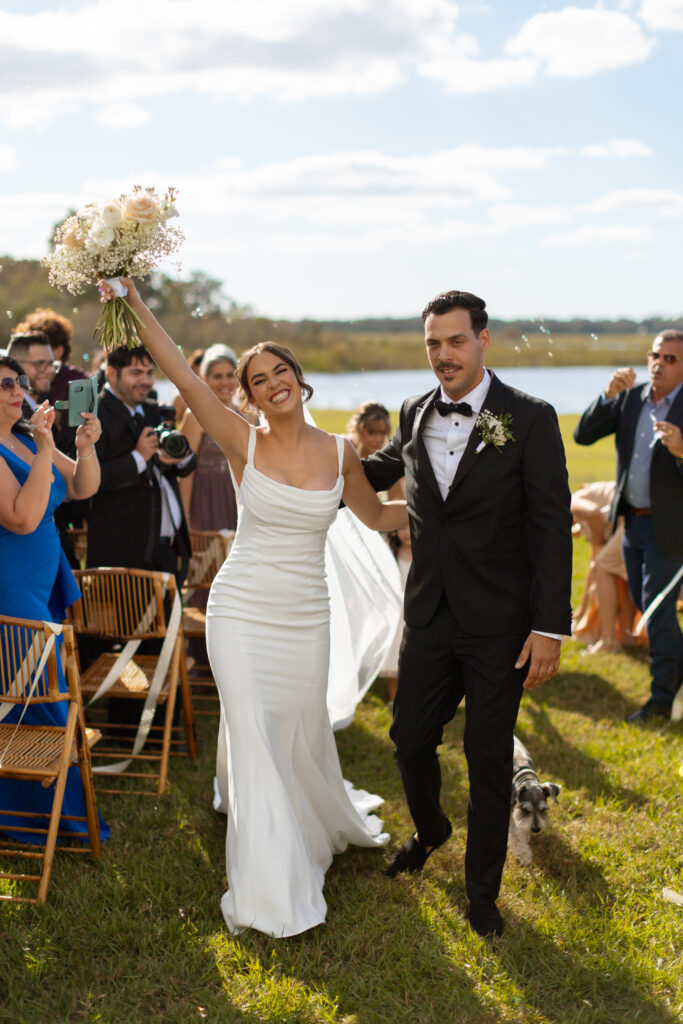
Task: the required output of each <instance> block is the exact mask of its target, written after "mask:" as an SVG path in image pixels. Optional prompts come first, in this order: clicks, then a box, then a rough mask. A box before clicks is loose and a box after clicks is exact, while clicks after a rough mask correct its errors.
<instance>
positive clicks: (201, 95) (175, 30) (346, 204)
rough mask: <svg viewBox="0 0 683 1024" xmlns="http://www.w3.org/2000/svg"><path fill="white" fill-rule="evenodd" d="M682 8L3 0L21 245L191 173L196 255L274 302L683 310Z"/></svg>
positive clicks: (3, 71) (7, 153)
mask: <svg viewBox="0 0 683 1024" xmlns="http://www.w3.org/2000/svg"><path fill="white" fill-rule="evenodd" d="M682 34H683V0H613V2H593V3H575V4H563V3H561V2H546V3H531V2H516V3H514V4H512V3H503V2H493V3H485V2H483V0H482V2H478V0H468V2H462V3H457V4H456V3H451V2H450V0H223V2H216V0H145V2H143V3H140V2H139V0H116V2H114V0H95V2H84V0H67V2H63V3H48V2H41V0H0V253H6V254H9V255H12V256H16V257H36V256H41V255H43V254H44V251H45V246H46V238H47V236H48V235H49V233H50V229H51V226H52V225H53V223H54V222H55V221H57V220H59V219H61V218H62V217H63V216H64V215H65V213H66V211H67V209H68V208H69V207H72V206H78V205H80V204H81V203H83V202H86V201H90V200H100V199H101V200H104V199H107V198H110V197H111V196H113V195H117V194H118V193H119V192H121V191H123V190H125V189H127V188H129V187H130V186H131V185H133V184H136V183H139V184H142V185H147V184H154V185H157V186H159V187H162V188H165V187H166V186H167V185H175V186H177V187H178V188H179V190H180V197H179V204H178V205H179V208H180V212H181V225H182V227H183V229H184V230H185V233H186V236H187V241H186V244H185V246H184V248H183V252H182V254H181V260H182V273H188V272H190V271H192V270H203V271H206V272H207V273H209V274H212V275H214V276H216V277H218V278H220V279H221V280H223V281H224V282H225V290H226V292H227V294H228V295H230V297H231V298H234V299H235V301H237V302H239V303H249V304H250V305H252V306H253V307H254V309H255V310H256V311H258V312H260V313H263V314H265V315H269V316H271V317H274V318H277V317H282V318H285V317H291V318H298V317H304V316H310V317H317V318H333V317H334V318H336V317H339V318H345V319H351V318H355V317H362V316H385V315H390V316H412V315H416V314H417V313H419V311H420V309H421V308H422V306H423V305H424V303H425V302H426V301H427V299H429V298H430V297H432V296H433V295H434V294H435V293H436V292H438V291H440V290H443V289H446V288H453V287H455V288H466V289H470V290H472V291H475V292H477V293H478V294H480V295H482V296H484V298H486V300H487V302H488V305H489V310H490V312H491V314H492V315H493V316H499V317H538V316H554V317H569V316H574V315H585V316H596V317H598V316H607V317H619V316H631V317H633V318H636V319H638V318H641V317H646V316H649V315H651V314H661V315H663V316H667V317H671V319H672V322H673V321H676V322H680V321H681V319H683V317H682V316H681V314H683V296H682V295H681V260H680V256H679V249H680V243H679V239H678V235H679V233H680V228H681V218H682V217H683V184H682V182H681V167H682V166H683V160H682V159H681V158H682V156H683V153H682V148H683V144H682V142H681V131H680V106H681V104H680V94H681V72H680V63H681V62H680V44H681V40H682ZM164 269H165V270H166V271H167V272H170V273H174V272H175V268H174V266H167V267H165V268H164Z"/></svg>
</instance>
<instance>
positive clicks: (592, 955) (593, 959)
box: [495, 915, 679, 1024]
mask: <svg viewBox="0 0 683 1024" xmlns="http://www.w3.org/2000/svg"><path fill="white" fill-rule="evenodd" d="M591 947H593V948H591ZM495 957H496V959H497V960H498V961H499V963H500V965H501V967H502V968H503V969H504V970H505V972H506V973H507V975H508V977H509V978H510V979H511V981H512V982H513V983H514V984H515V986H516V987H517V989H518V991H519V992H520V993H521V994H522V997H523V1001H524V1003H525V1004H526V1005H528V1006H531V1007H533V1008H534V1009H535V1010H536V1011H537V1012H538V1013H541V1014H543V1019H544V1020H548V1021H552V1022H556V1024H563V1022H569V1021H571V1022H578V1021H584V1022H591V1024H593V1022H594V1024H623V1022H624V1021H634V1022H635V1021H643V1022H647V1024H676V1022H677V1020H678V1019H679V1018H678V1016H677V1015H675V1014H674V1013H673V1012H672V1011H671V1010H670V1009H669V1008H668V1007H667V1006H666V1005H665V1003H664V1002H663V1001H662V1000H658V999H657V998H656V997H655V996H654V995H653V993H652V992H651V991H650V990H649V985H650V984H651V979H650V978H648V977H647V976H646V975H645V973H644V972H643V975H642V976H640V977H639V976H638V975H637V974H635V973H634V972H633V970H631V969H630V968H629V967H627V966H626V965H625V964H624V960H623V958H622V957H621V956H620V955H619V950H618V949H610V947H609V945H608V944H607V943H603V944H600V945H599V939H596V937H592V938H591V939H589V940H588V942H586V941H584V938H583V937H582V938H581V939H580V940H575V939H573V937H572V936H558V940H557V941H553V939H552V938H550V937H549V936H548V935H547V934H545V933H543V932H542V931H540V930H539V929H537V928H534V926H533V925H532V924H530V923H529V922H528V921H525V920H523V919H521V918H518V917H514V916H512V915H508V933H507V935H506V936H505V937H504V938H503V940H502V941H501V942H500V943H499V944H498V946H497V947H496V949H495Z"/></svg>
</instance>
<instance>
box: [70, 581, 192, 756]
mask: <svg viewBox="0 0 683 1024" xmlns="http://www.w3.org/2000/svg"><path fill="white" fill-rule="evenodd" d="M168 581H169V574H168V573H164V574H163V582H164V591H165V590H166V589H167V587H168ZM153 613H154V603H153V602H152V603H151V604H150V605H149V607H148V608H147V610H146V611H145V614H144V615H143V616H142V619H141V620H140V623H139V624H138V628H139V629H142V630H144V629H146V628H147V626H148V624H149V620H150V619H151V617H152V615H153ZM182 614H183V610H182V606H181V604H180V596H179V595H178V591H177V590H176V593H175V597H174V599H173V605H172V607H171V614H170V616H169V620H168V625H167V627H166V636H165V637H164V641H163V643H162V645H161V651H160V652H159V660H158V661H157V665H156V668H155V670H154V675H153V676H152V682H151V683H150V686H149V690H148V691H147V697H146V698H145V703H144V706H143V708H142V714H141V715H140V723H139V725H138V731H137V732H136V734H135V740H134V741H133V750H132V751H131V756H130V757H128V758H126V760H124V761H116V762H115V764H106V765H98V766H97V767H95V766H94V765H93V773H97V774H98V775H111V774H120V773H121V772H125V770H126V768H127V767H128V765H129V764H130V763H131V761H132V760H133V757H135V755H136V754H139V753H140V751H141V750H142V748H143V747H144V745H145V743H146V742H147V737H148V736H149V730H150V729H151V727H152V721H153V720H154V712H155V711H156V709H157V704H158V703H159V694H160V693H161V688H162V686H163V684H164V679H165V678H166V673H167V672H168V666H169V665H170V664H171V658H172V657H173V648H174V647H175V642H176V638H177V636H178V630H179V629H180V623H181V619H182ZM141 642H142V641H141V640H129V641H128V643H127V644H126V645H125V646H124V648H123V650H122V651H121V653H120V654H119V656H118V658H117V659H116V661H115V662H114V664H113V665H112V667H111V668H110V669H109V671H108V672H107V675H106V676H105V678H104V679H103V680H102V682H101V683H100V685H99V686H98V688H97V691H96V692H95V693H94V694H93V696H92V697H91V698H90V700H89V701H88V707H90V705H91V704H92V703H93V701H96V700H99V699H100V698H101V697H103V696H104V695H105V694H106V693H107V692H108V691H109V690H111V688H112V686H113V685H114V683H115V682H116V681H117V680H118V679H120V678H121V676H122V675H123V673H124V671H125V669H126V667H127V666H128V665H129V664H130V662H131V661H132V660H133V657H134V656H135V653H136V651H137V649H138V647H139V646H140V644H141Z"/></svg>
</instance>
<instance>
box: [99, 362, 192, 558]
mask: <svg viewBox="0 0 683 1024" xmlns="http://www.w3.org/2000/svg"><path fill="white" fill-rule="evenodd" d="M104 386H105V388H106V389H107V391H111V393H112V394H113V395H114V396H115V397H116V398H118V399H119V402H122V404H123V405H125V407H126V409H127V410H128V412H129V413H130V414H131V416H135V415H136V414H138V413H139V414H140V416H144V415H145V410H144V409H143V407H142V406H141V405H136V406H132V405H128V403H127V402H124V401H123V399H122V398H119V396H118V395H117V394H116V392H115V391H114V389H113V388H112V387H110V386H109V383H108V382H107V383H106V384H105V385H104ZM130 454H131V455H132V456H133V458H134V459H135V463H136V465H137V467H138V473H144V472H145V470H146V469H147V463H146V462H145V459H144V457H143V456H142V455H141V454H140V452H139V451H136V450H135V449H133V451H132V452H131V453H130ZM183 461H185V460H183V459H181V463H182V462H183ZM151 470H152V472H153V473H154V476H155V478H156V481H157V483H158V484H159V487H160V489H161V528H160V536H161V537H162V539H164V540H173V538H174V537H175V535H176V532H177V530H178V529H179V527H180V524H181V522H182V512H181V510H180V505H179V504H178V499H177V498H176V496H175V494H174V493H173V488H172V487H171V485H170V484H169V482H168V480H167V479H166V477H165V476H164V475H163V474H162V472H161V470H160V469H159V467H158V466H157V465H155V464H154V463H152V465H151Z"/></svg>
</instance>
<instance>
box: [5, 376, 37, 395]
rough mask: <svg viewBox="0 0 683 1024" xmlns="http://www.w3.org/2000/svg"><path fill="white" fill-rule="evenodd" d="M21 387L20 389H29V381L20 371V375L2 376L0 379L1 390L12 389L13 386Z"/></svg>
mask: <svg viewBox="0 0 683 1024" xmlns="http://www.w3.org/2000/svg"><path fill="white" fill-rule="evenodd" d="M15 387H18V388H21V390H22V391H30V390H31V381H30V380H29V379H28V377H26V376H24V374H23V373H22V375H21V377H3V378H2V380H0V388H2V390H3V391H14V388H15Z"/></svg>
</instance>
